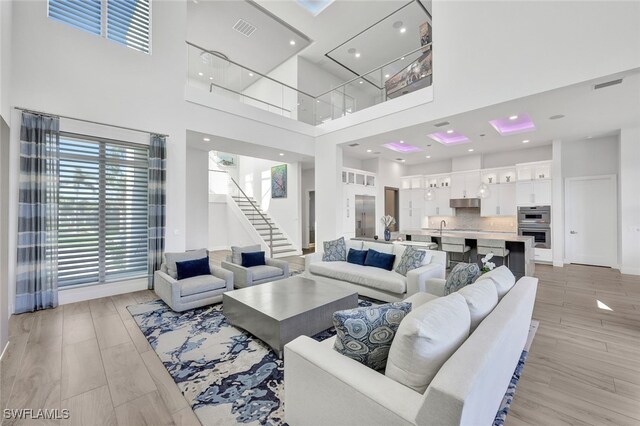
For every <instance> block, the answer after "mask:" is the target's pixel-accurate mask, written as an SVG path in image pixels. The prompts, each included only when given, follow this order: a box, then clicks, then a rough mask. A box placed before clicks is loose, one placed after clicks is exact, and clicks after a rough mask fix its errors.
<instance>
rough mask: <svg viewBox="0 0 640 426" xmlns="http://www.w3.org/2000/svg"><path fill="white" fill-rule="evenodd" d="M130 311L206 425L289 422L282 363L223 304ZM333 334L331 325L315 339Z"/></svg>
mask: <svg viewBox="0 0 640 426" xmlns="http://www.w3.org/2000/svg"><path fill="white" fill-rule="evenodd" d="M371 304H372V303H371V302H369V301H364V300H361V301H360V305H361V306H368V305H371ZM127 309H129V312H131V315H133V318H134V319H135V321H136V323H137V324H138V326H139V327H140V329H141V330H142V332H143V333H144V335H145V337H146V338H147V340H148V341H149V343H150V344H151V347H152V348H153V349H154V351H155V352H156V353H157V354H158V357H159V358H160V360H161V361H162V363H163V364H164V366H165V368H166V369H167V370H168V371H169V374H171V377H173V380H174V381H175V382H176V384H177V385H178V387H179V388H180V390H181V391H182V393H183V395H184V396H185V398H186V399H187V401H188V402H189V403H190V404H191V408H193V411H194V412H195V414H196V416H197V417H198V419H199V420H200V422H201V423H202V424H203V425H204V426H209V425H231V424H237V423H246V424H255V425H257V424H260V425H284V424H285V423H284V401H283V397H284V364H283V361H282V360H280V359H278V356H277V355H276V354H275V353H274V352H273V351H272V350H271V348H270V347H269V346H267V345H266V344H265V343H263V342H262V341H260V340H259V339H257V338H255V337H253V336H252V335H250V334H249V333H247V332H245V331H243V330H240V329H238V328H236V327H234V326H232V325H230V324H229V323H227V320H226V318H225V317H224V315H223V314H222V305H221V304H217V305H212V306H208V307H206V308H200V309H194V310H192V311H187V312H182V313H178V312H173V311H172V310H171V309H170V308H169V307H168V306H167V305H165V304H164V302H162V301H161V300H156V301H153V302H148V303H143V304H140V305H132V306H129V307H128V308H127ZM534 323H535V321H534ZM536 328H537V323H536V324H535V325H534V324H532V329H531V331H530V332H529V340H528V341H527V346H525V350H524V351H523V352H522V355H521V357H520V361H519V363H518V366H517V368H516V371H515V372H514V374H513V378H512V379H511V383H510V385H509V388H508V390H507V393H506V394H505V397H504V400H503V402H502V405H501V407H500V410H499V411H498V413H497V415H496V420H495V422H494V425H496V426H501V425H502V424H503V423H504V419H505V417H506V415H507V412H508V410H509V406H510V405H511V401H512V399H513V395H514V393H515V388H516V385H517V383H518V380H519V379H520V373H521V371H522V368H523V367H524V363H525V361H526V359H527V354H528V349H529V346H530V344H531V340H532V339H533V334H535V330H536ZM334 334H335V331H334V330H333V329H331V330H327V331H325V332H322V333H320V334H318V335H316V336H314V339H316V340H319V341H321V340H324V339H327V338H329V337H331V336H333V335H334Z"/></svg>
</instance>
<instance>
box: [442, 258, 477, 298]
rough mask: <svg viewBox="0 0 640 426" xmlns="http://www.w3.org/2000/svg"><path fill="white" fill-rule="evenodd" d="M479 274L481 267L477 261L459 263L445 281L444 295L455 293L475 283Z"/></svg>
mask: <svg viewBox="0 0 640 426" xmlns="http://www.w3.org/2000/svg"><path fill="white" fill-rule="evenodd" d="M479 276H480V267H479V266H478V265H477V264H476V263H458V264H457V265H456V266H454V267H453V269H452V270H451V272H450V273H449V276H448V277H447V281H446V282H445V283H444V295H445V296H447V295H449V294H451V293H455V292H456V291H458V290H460V289H461V288H462V287H466V286H468V285H469V284H473V282H474V281H475V280H476V279H478V277H479Z"/></svg>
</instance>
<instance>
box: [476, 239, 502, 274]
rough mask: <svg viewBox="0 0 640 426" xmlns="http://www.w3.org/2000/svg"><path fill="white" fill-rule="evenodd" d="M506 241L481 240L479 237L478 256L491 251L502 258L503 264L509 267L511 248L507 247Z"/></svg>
mask: <svg viewBox="0 0 640 426" xmlns="http://www.w3.org/2000/svg"><path fill="white" fill-rule="evenodd" d="M506 244H507V243H506V242H505V241H500V240H481V239H478V248H477V251H478V256H480V255H482V256H486V255H487V254H489V253H493V255H494V256H498V257H501V258H502V264H503V265H505V266H506V267H507V268H508V267H509V250H508V249H507V247H506Z"/></svg>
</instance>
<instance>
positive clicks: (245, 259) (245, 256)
mask: <svg viewBox="0 0 640 426" xmlns="http://www.w3.org/2000/svg"><path fill="white" fill-rule="evenodd" d="M241 254H242V266H244V267H245V268H251V267H252V266H260V265H265V261H264V252H263V251H254V252H251V253H241Z"/></svg>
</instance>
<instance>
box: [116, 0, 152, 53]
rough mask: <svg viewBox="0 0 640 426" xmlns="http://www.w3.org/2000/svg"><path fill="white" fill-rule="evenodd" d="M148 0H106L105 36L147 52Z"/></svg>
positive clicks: (148, 38)
mask: <svg viewBox="0 0 640 426" xmlns="http://www.w3.org/2000/svg"><path fill="white" fill-rule="evenodd" d="M149 6H150V5H149V1H148V0H135V1H133V0H129V1H127V0H120V1H118V0H107V38H108V39H109V40H113V41H115V42H117V43H120V44H123V45H125V46H128V47H131V48H133V49H136V50H139V51H141V52H145V53H149V40H150V37H149V27H150V16H151V15H150V13H149V12H150V11H149Z"/></svg>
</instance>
